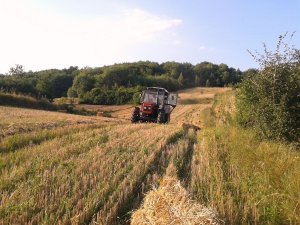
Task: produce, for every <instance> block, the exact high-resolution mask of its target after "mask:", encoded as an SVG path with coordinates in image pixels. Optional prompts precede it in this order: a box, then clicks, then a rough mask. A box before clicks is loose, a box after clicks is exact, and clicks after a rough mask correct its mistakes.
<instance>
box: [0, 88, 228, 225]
mask: <svg viewBox="0 0 300 225" xmlns="http://www.w3.org/2000/svg"><path fill="white" fill-rule="evenodd" d="M226 90H228V89H221V88H195V89H189V90H185V91H182V92H180V93H179V104H178V106H177V107H176V108H175V110H174V112H173V114H172V115H171V123H170V124H168V125H159V124H153V123H144V124H131V123H130V121H129V118H130V115H131V111H132V107H133V106H130V105H125V106H88V105H85V106H83V107H85V108H89V107H92V108H93V110H95V109H97V110H99V111H101V110H102V111H109V112H110V113H111V117H102V116H78V115H70V114H65V113H58V112H48V111H42V110H32V109H21V108H13V107H2V106H0V118H1V120H0V131H1V132H0V192H1V196H0V224H59V223H60V224H117V223H124V224H126V223H127V222H128V221H127V220H128V212H129V211H131V210H132V209H134V208H135V207H136V206H137V205H138V204H139V202H140V200H141V196H142V193H144V192H145V191H146V190H148V189H149V187H151V185H152V184H154V183H156V182H157V181H158V180H159V177H161V176H162V175H163V174H164V173H165V171H166V169H167V167H168V163H169V161H170V160H171V159H172V158H174V157H175V155H174V154H177V153H178V152H183V153H182V155H181V156H178V157H182V158H184V157H185V159H186V157H188V154H189V153H188V152H189V149H190V147H191V146H192V142H191V141H190V140H189V139H188V138H186V137H187V135H188V133H187V131H183V129H182V124H183V123H189V124H194V125H197V126H200V127H201V126H202V123H203V121H201V120H200V116H199V114H200V112H201V111H202V110H204V109H206V108H209V107H211V105H212V100H213V97H214V95H215V94H216V93H221V92H224V91H226ZM97 107H98V108H97ZM176 152H177V153H176ZM186 168H188V165H185V169H186ZM185 172H186V171H185Z"/></svg>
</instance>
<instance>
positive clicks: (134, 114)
mask: <svg viewBox="0 0 300 225" xmlns="http://www.w3.org/2000/svg"><path fill="white" fill-rule="evenodd" d="M139 120H140V110H139V108H135V109H134V110H133V112H132V115H131V123H137V122H139Z"/></svg>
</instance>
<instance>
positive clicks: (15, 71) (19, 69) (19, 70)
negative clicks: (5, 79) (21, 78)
mask: <svg viewBox="0 0 300 225" xmlns="http://www.w3.org/2000/svg"><path fill="white" fill-rule="evenodd" d="M8 74H9V75H23V74H25V70H24V67H23V66H22V65H20V64H16V65H15V67H10V69H9V71H8Z"/></svg>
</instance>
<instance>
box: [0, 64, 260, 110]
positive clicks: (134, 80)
mask: <svg viewBox="0 0 300 225" xmlns="http://www.w3.org/2000/svg"><path fill="white" fill-rule="evenodd" d="M249 71H250V70H249ZM249 71H245V72H242V71H240V70H239V69H235V68H232V67H229V66H227V65H226V64H219V65H217V64H213V63H210V62H202V63H199V64H196V65H193V64H191V63H178V62H165V63H161V64H159V63H157V62H150V61H139V62H134V63H121V64H114V65H110V66H103V67H96V68H90V67H85V68H82V69H79V68H78V67H74V66H71V67H69V68H68V69H61V70H59V69H49V70H43V71H37V72H33V71H25V70H24V68H23V66H21V65H15V67H12V68H11V69H10V70H9V72H8V73H7V74H5V75H4V74H2V75H1V74H0V90H2V91H4V92H14V93H17V94H25V95H30V96H33V97H36V98H47V99H49V100H53V99H54V98H60V97H67V96H68V97H76V98H79V100H80V102H81V103H89V104H106V105H110V104H124V103H128V102H134V101H135V99H136V98H137V96H138V95H137V94H136V93H139V92H140V91H141V90H142V88H143V87H145V86H161V87H164V88H166V89H168V90H169V91H177V90H181V89H185V88H191V87H224V86H232V85H235V84H237V83H238V82H239V81H241V78H242V77H243V75H244V74H247V73H249ZM253 71H254V72H255V70H251V72H253Z"/></svg>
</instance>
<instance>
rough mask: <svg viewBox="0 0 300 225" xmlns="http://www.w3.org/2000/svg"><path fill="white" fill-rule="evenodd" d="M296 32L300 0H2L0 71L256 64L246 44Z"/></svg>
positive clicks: (299, 31) (255, 45) (258, 46)
mask: <svg viewBox="0 0 300 225" xmlns="http://www.w3.org/2000/svg"><path fill="white" fill-rule="evenodd" d="M287 31H288V32H290V33H292V32H294V31H295V32H296V34H295V36H294V38H293V40H292V41H291V44H293V45H295V46H296V47H297V48H300V0H290V1H283V0H272V1H271V0H261V1H258V0H252V1H237V0H228V1H224V0H223V1H221V0H191V1H183V0H179V1H171V0H160V1H159V0H151V1H150V0H148V1H145V0H144V1H137V0H136V1H134V0H131V1H129V0H110V1H101V0H98V1H96V0H85V1H83V0H0V73H6V72H7V71H8V69H9V67H11V66H13V65H14V64H21V65H24V67H25V69H26V70H34V71H35V70H42V69H49V68H65V67H69V66H71V65H74V66H75V65H77V66H79V67H84V66H91V67H95V66H102V65H109V64H114V63H120V62H133V61H138V60H150V61H156V62H165V61H178V62H191V63H193V64H196V63H199V62H202V61H210V62H213V63H217V64H220V63H226V64H228V65H229V66H232V67H235V68H240V69H241V70H245V69H248V68H251V67H258V66H257V64H256V63H255V62H254V61H253V59H252V58H251V56H250V55H249V54H248V53H247V49H249V50H251V51H255V50H258V51H262V43H263V42H265V43H266V44H267V46H268V47H269V48H270V49H274V47H275V45H276V41H277V38H278V36H279V35H280V34H284V33H285V32H287Z"/></svg>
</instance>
